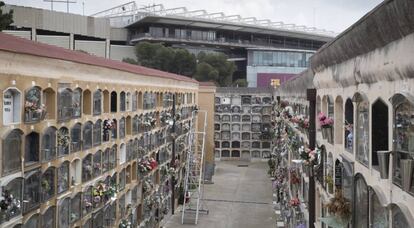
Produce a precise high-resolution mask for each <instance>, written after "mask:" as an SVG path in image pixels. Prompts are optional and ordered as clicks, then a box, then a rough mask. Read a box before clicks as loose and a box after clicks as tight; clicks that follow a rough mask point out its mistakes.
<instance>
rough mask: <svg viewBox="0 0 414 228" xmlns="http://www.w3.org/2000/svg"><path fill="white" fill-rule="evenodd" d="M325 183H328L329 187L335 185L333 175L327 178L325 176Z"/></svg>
mask: <svg viewBox="0 0 414 228" xmlns="http://www.w3.org/2000/svg"><path fill="white" fill-rule="evenodd" d="M325 182H326V184H328V185H333V178H332V175H327V176H325Z"/></svg>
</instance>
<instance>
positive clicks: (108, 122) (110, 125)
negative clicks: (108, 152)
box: [103, 119, 115, 131]
mask: <svg viewBox="0 0 414 228" xmlns="http://www.w3.org/2000/svg"><path fill="white" fill-rule="evenodd" d="M114 127H115V124H114V121H113V120H111V119H107V120H105V121H104V124H103V130H104V131H109V130H111V129H112V128H114Z"/></svg>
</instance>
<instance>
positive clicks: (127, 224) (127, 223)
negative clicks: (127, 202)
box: [119, 219, 132, 228]
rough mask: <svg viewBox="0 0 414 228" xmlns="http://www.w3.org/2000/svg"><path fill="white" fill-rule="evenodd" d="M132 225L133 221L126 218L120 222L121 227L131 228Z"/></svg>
mask: <svg viewBox="0 0 414 228" xmlns="http://www.w3.org/2000/svg"><path fill="white" fill-rule="evenodd" d="M131 226H132V224H131V222H130V221H128V220H126V219H122V220H121V223H119V228H131Z"/></svg>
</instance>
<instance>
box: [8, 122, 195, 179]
mask: <svg viewBox="0 0 414 228" xmlns="http://www.w3.org/2000/svg"><path fill="white" fill-rule="evenodd" d="M138 119H139V118H137V119H136V118H134V121H129V119H128V118H127V119H125V118H121V119H120V120H119V121H117V120H115V119H113V120H103V121H102V120H97V121H96V122H95V123H92V122H91V121H88V122H86V123H84V124H81V123H76V124H74V125H73V126H72V127H71V128H70V130H69V129H68V128H66V127H61V128H59V129H57V128H56V127H54V126H50V127H48V128H46V129H45V130H44V132H42V134H39V133H37V132H35V131H32V132H30V133H28V134H26V135H25V136H24V137H23V135H24V132H23V131H22V130H20V129H14V130H12V131H10V132H9V133H8V135H7V136H6V137H5V138H4V139H3V142H2V144H3V153H2V158H3V159H2V161H3V164H2V176H5V175H9V174H12V173H14V172H18V171H19V170H21V165H22V158H24V165H25V166H29V165H34V164H37V163H39V162H49V161H52V160H54V159H56V158H58V157H64V156H67V155H69V154H71V153H75V152H79V151H82V150H88V149H91V148H93V147H98V146H100V145H102V143H105V142H109V141H113V142H114V141H115V140H116V139H117V138H119V139H124V138H126V135H130V136H132V135H138V134H139V133H142V134H141V136H140V137H139V138H138V137H137V138H135V139H134V140H132V139H130V140H129V141H128V142H126V143H121V144H120V150H121V154H125V153H128V151H129V150H134V151H135V150H145V151H148V150H153V149H155V148H157V147H159V146H161V145H162V144H164V143H166V142H167V141H170V140H171V138H170V137H168V136H170V134H169V132H170V131H171V126H167V127H164V128H162V129H159V130H157V131H152V132H151V131H150V130H152V129H154V127H152V126H151V124H149V123H147V124H145V123H142V122H139V121H138ZM131 122H132V123H131ZM175 127H176V129H175V132H176V134H177V135H181V134H184V133H187V132H188V131H189V121H185V122H182V121H180V122H177V123H176V125H175ZM125 133H126V134H125ZM23 145H24V147H23ZM125 151H126V152H125ZM16 155H20V156H16ZM121 161H122V160H121Z"/></svg>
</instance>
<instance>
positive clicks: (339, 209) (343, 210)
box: [325, 190, 352, 221]
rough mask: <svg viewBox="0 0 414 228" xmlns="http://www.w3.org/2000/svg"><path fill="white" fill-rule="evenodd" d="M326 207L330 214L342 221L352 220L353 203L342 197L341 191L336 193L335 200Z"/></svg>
mask: <svg viewBox="0 0 414 228" xmlns="http://www.w3.org/2000/svg"><path fill="white" fill-rule="evenodd" d="M325 207H326V208H327V209H328V211H329V213H330V214H332V215H334V216H335V217H337V218H339V219H341V220H344V221H347V220H349V219H350V218H351V215H352V214H351V203H350V202H349V201H348V200H347V199H346V198H345V197H344V196H343V195H342V192H341V191H340V190H338V191H336V192H335V196H334V198H332V199H331V201H330V202H329V203H328V204H326V205H325Z"/></svg>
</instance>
